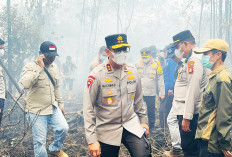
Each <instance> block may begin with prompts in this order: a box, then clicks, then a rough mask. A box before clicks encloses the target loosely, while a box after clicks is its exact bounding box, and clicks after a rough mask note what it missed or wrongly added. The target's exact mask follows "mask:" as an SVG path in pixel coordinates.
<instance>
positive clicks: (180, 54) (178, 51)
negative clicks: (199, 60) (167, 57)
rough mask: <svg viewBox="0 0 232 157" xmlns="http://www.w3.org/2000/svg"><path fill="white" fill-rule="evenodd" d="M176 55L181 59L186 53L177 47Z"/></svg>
mask: <svg viewBox="0 0 232 157" xmlns="http://www.w3.org/2000/svg"><path fill="white" fill-rule="evenodd" d="M174 53H175V55H176V57H177V58H179V59H180V60H181V59H182V58H183V56H184V53H182V52H180V49H175V52H174Z"/></svg>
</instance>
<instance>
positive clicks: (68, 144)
mask: <svg viewBox="0 0 232 157" xmlns="http://www.w3.org/2000/svg"><path fill="white" fill-rule="evenodd" d="M78 99H79V100H80V99H81V98H80V97H76V98H74V99H73V100H71V101H66V112H67V115H66V116H65V117H66V119H67V121H68V124H69V132H68V136H67V138H66V141H65V143H64V146H63V150H64V151H65V152H67V154H68V155H69V156H70V157H88V156H90V155H89V152H88V146H87V143H86V140H85V134H84V128H83V117H82V111H81V109H82V103H75V102H77V101H76V100H78ZM8 104H9V105H8V107H6V108H5V112H7V111H9V109H11V107H12V106H13V105H12V104H13V102H8ZM5 114H6V113H5ZM27 126H28V124H27V123H26V122H25V121H24V114H23V112H22V111H21V110H20V109H19V107H18V106H16V107H15V109H14V111H13V112H12V113H11V114H10V116H8V117H7V118H6V119H4V120H3V124H2V127H1V130H0V138H1V152H2V153H3V154H5V155H6V156H11V157H31V156H33V143H32V133H31V130H30V129H28V130H27ZM53 137H54V134H53V131H52V129H51V127H49V128H48V135H47V146H48V145H49V144H50V143H51V142H52V140H53ZM148 140H149V141H150V143H151V146H152V155H153V156H154V157H159V156H163V152H164V151H165V150H167V149H168V147H170V137H169V132H168V130H167V129H164V130H162V129H160V128H157V129H156V130H155V131H153V132H151V133H150V135H149V137H148ZM20 141H21V142H20ZM127 156H130V155H129V153H128V151H127V149H126V148H125V147H124V146H123V145H122V147H121V149H120V157H127ZM49 157H51V155H49Z"/></svg>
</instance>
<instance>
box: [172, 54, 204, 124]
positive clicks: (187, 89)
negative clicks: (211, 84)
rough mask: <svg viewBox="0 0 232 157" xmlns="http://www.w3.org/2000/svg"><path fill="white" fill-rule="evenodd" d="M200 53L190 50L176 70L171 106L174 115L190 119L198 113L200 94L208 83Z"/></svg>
mask: <svg viewBox="0 0 232 157" xmlns="http://www.w3.org/2000/svg"><path fill="white" fill-rule="evenodd" d="M201 56H202V55H201V54H195V53H192V52H190V57H189V59H187V62H183V65H182V66H181V67H180V68H179V70H178V76H177V80H176V82H175V87H174V91H175V92H174V100H173V108H174V113H175V114H176V115H183V118H185V119H188V120H191V119H192V118H193V114H197V113H199V109H200V101H201V95H202V92H203V90H204V88H205V87H206V85H207V83H208V76H207V72H206V69H205V68H203V66H202V64H201Z"/></svg>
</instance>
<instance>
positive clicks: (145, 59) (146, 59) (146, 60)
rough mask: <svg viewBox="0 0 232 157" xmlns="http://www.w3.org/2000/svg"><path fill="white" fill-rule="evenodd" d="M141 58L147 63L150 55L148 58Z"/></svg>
mask: <svg viewBox="0 0 232 157" xmlns="http://www.w3.org/2000/svg"><path fill="white" fill-rule="evenodd" d="M142 60H143V62H144V63H148V62H149V61H150V60H151V59H150V57H148V58H143V59H142Z"/></svg>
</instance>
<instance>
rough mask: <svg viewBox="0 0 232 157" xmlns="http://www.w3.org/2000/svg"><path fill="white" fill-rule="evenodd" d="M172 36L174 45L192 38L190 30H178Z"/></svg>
mask: <svg viewBox="0 0 232 157" xmlns="http://www.w3.org/2000/svg"><path fill="white" fill-rule="evenodd" d="M172 38H173V43H174V44H175V46H176V45H177V44H179V43H180V42H182V41H186V40H188V39H191V38H193V39H194V37H193V35H192V33H191V32H190V30H185V31H183V32H180V33H178V34H176V35H174V36H173V37H172Z"/></svg>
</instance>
